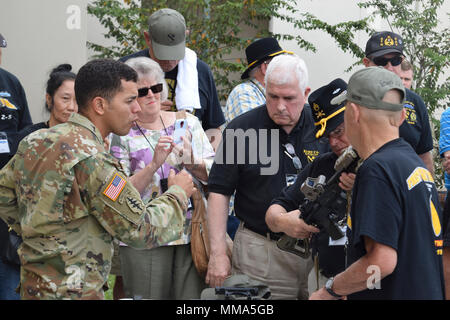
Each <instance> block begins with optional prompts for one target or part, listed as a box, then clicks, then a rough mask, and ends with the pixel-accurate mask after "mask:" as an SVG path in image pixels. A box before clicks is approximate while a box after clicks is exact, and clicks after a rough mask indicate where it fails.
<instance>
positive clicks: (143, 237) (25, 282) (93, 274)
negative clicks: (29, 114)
mask: <svg viewBox="0 0 450 320" xmlns="http://www.w3.org/2000/svg"><path fill="white" fill-rule="evenodd" d="M186 210H187V198H186V194H185V192H184V191H183V190H182V189H181V188H180V187H178V186H172V187H170V188H169V190H167V192H166V193H164V194H163V195H161V196H160V197H158V198H156V199H154V200H153V201H151V202H149V203H148V204H144V203H143V202H142V200H141V198H140V195H139V192H138V191H137V190H136V189H135V188H134V187H133V186H132V185H131V183H129V182H127V180H126V175H125V174H124V172H123V170H122V169H121V167H120V164H119V163H118V162H117V160H116V159H115V158H113V157H112V156H111V155H110V154H109V153H107V152H106V151H105V149H104V146H103V140H102V137H101V135H100V132H99V130H98V129H97V128H96V127H95V126H94V125H93V124H92V123H91V122H90V121H89V120H88V119H87V118H85V117H83V116H81V115H79V114H74V115H72V117H71V118H70V120H69V122H67V123H65V124H61V125H57V126H55V127H52V128H50V129H43V130H39V131H36V132H34V133H32V134H31V135H29V136H28V137H26V138H25V139H24V140H23V141H22V142H21V143H20V146H19V150H18V152H17V154H16V155H15V156H14V157H13V159H11V161H10V162H8V164H7V165H6V166H5V167H4V168H3V169H2V170H1V171H0V217H1V218H2V219H3V220H5V221H6V223H8V225H10V226H11V227H12V228H13V229H14V230H15V231H16V232H18V233H19V234H21V235H22V238H23V243H22V245H21V247H20V248H19V256H20V259H21V263H22V268H21V296H22V299H103V297H104V295H103V285H104V284H105V282H106V281H107V278H108V274H109V271H110V268H111V258H112V254H113V237H115V238H118V239H119V240H121V241H122V242H124V243H126V244H128V245H130V246H132V247H135V248H153V247H155V246H158V245H159V244H161V243H167V242H169V241H172V240H175V239H178V238H180V236H181V234H182V229H183V224H184V220H185V212H186Z"/></svg>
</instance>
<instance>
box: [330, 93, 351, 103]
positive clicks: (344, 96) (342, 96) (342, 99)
mask: <svg viewBox="0 0 450 320" xmlns="http://www.w3.org/2000/svg"><path fill="white" fill-rule="evenodd" d="M346 100H347V90H345V91H344V92H342V93H341V94H340V95H338V96H337V97H334V98H333V99H331V101H330V103H331V104H333V105H340V104H341V103H343V102H345V101H346Z"/></svg>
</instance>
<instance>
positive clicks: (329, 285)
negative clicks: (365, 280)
mask: <svg viewBox="0 0 450 320" xmlns="http://www.w3.org/2000/svg"><path fill="white" fill-rule="evenodd" d="M333 282H334V277H331V278H330V279H328V280H327V282H326V283H325V290H327V292H328V293H329V294H331V295H332V296H333V297H335V298H338V299H342V298H343V296H341V295H340V294H337V293H336V292H334V291H333Z"/></svg>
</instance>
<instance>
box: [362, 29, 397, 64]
mask: <svg viewBox="0 0 450 320" xmlns="http://www.w3.org/2000/svg"><path fill="white" fill-rule="evenodd" d="M388 53H398V54H403V39H402V37H400V36H399V35H398V34H396V33H393V32H390V31H381V32H377V33H375V34H373V35H372V36H371V37H370V39H369V40H368V41H367V44H366V50H365V54H366V57H368V58H376V57H381V56H383V55H385V54H388Z"/></svg>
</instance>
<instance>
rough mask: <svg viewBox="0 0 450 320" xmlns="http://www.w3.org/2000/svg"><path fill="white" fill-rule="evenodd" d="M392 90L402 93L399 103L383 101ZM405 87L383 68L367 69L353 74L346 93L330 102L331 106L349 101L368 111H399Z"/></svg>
mask: <svg viewBox="0 0 450 320" xmlns="http://www.w3.org/2000/svg"><path fill="white" fill-rule="evenodd" d="M392 89H397V90H399V91H401V92H402V102H401V103H398V104H397V103H389V102H385V101H383V98H384V95H385V94H386V93H387V92H388V91H389V90H392ZM404 99H405V87H404V86H403V83H402V80H401V79H400V77H399V76H397V75H396V74H395V73H393V72H391V71H389V70H386V69H384V68H383V67H367V68H364V69H361V70H359V71H357V72H355V73H354V74H353V75H352V76H351V77H350V80H349V81H348V86H347V92H343V93H342V94H341V95H339V96H337V97H335V98H334V99H333V100H331V103H332V104H341V103H342V102H344V101H346V100H347V101H351V102H354V103H357V104H359V105H361V106H364V107H366V108H369V109H383V110H389V111H400V110H402V109H403V101H404Z"/></svg>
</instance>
